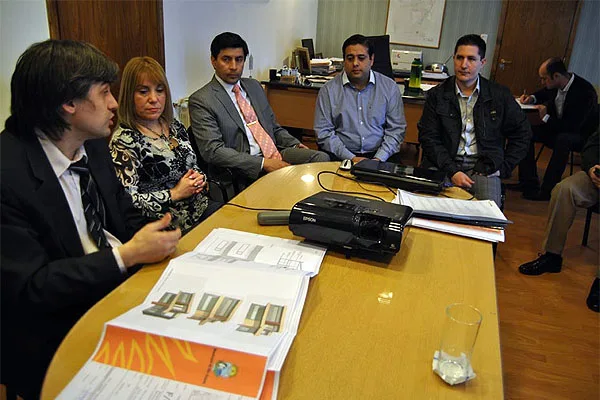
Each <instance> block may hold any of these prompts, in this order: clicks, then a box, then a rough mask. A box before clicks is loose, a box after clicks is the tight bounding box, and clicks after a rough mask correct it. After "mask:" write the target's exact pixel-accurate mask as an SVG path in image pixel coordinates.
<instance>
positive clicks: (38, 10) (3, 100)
mask: <svg viewBox="0 0 600 400" xmlns="http://www.w3.org/2000/svg"><path fill="white" fill-rule="evenodd" d="M49 38H50V31H49V28H48V16H47V13H46V2H45V1H44V0H0V49H2V52H1V54H0V128H1V129H0V131H1V130H2V129H4V121H6V118H8V116H9V115H10V78H11V76H12V73H13V71H14V70H15V64H16V63H17V59H18V58H19V56H20V55H21V54H22V53H23V52H24V51H25V49H27V47H29V46H30V45H31V44H33V43H36V42H40V41H42V40H46V39H49Z"/></svg>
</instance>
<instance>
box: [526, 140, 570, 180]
mask: <svg viewBox="0 0 600 400" xmlns="http://www.w3.org/2000/svg"><path fill="white" fill-rule="evenodd" d="M545 148H546V145H545V144H543V143H542V147H540V150H539V151H538V153H537V155H536V156H535V162H536V164H537V162H538V160H539V158H540V156H541V155H542V151H544V149H545ZM573 153H574V151H573V150H571V153H570V160H571V161H570V164H571V171H570V173H569V175H573V164H574V161H573V160H574V157H573Z"/></svg>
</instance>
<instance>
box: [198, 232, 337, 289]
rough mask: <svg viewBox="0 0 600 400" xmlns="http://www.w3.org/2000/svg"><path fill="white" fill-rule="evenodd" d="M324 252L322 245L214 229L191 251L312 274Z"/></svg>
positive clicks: (316, 271)
mask: <svg viewBox="0 0 600 400" xmlns="http://www.w3.org/2000/svg"><path fill="white" fill-rule="evenodd" d="M326 251H327V249H326V248H325V247H322V246H317V245H313V244H307V243H303V242H301V241H299V240H292V239H282V238H277V237H271V236H264V235H258V234H254V233H248V232H242V231H236V230H233V229H225V228H217V229H213V230H212V231H211V232H210V233H209V234H208V236H207V237H206V238H204V240H203V241H202V242H200V244H199V245H198V246H196V248H195V249H194V251H193V253H196V254H199V255H202V257H204V258H206V259H215V260H216V259H221V260H223V261H225V262H227V263H235V262H239V261H253V262H256V263H259V264H266V265H270V266H273V267H275V268H282V269H294V270H302V271H304V272H306V273H308V274H309V275H310V276H311V277H312V276H315V275H317V274H318V273H319V268H320V267H321V263H322V262H323V257H325V252H326Z"/></svg>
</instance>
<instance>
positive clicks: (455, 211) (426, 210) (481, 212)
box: [397, 189, 508, 224]
mask: <svg viewBox="0 0 600 400" xmlns="http://www.w3.org/2000/svg"><path fill="white" fill-rule="evenodd" d="M397 196H398V197H399V199H400V203H399V204H402V205H405V206H409V207H411V208H412V209H413V211H414V212H415V213H420V214H431V215H432V216H446V217H448V218H457V219H461V218H463V217H464V219H467V220H469V219H470V220H484V221H485V220H487V221H498V222H499V223H504V224H506V223H507V222H508V220H507V219H506V217H505V216H504V214H503V213H502V211H500V208H498V206H497V205H496V203H495V202H494V201H492V200H461V199H450V198H447V197H432V196H421V195H418V194H413V193H410V192H407V191H404V190H400V189H398V194H397ZM457 222H458V221H457Z"/></svg>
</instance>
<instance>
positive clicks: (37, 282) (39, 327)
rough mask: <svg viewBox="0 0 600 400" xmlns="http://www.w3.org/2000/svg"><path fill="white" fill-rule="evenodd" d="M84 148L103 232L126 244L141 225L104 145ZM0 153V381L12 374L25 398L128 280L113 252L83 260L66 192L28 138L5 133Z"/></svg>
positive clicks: (35, 143) (39, 149)
mask: <svg viewBox="0 0 600 400" xmlns="http://www.w3.org/2000/svg"><path fill="white" fill-rule="evenodd" d="M85 149H86V152H87V154H88V162H89V167H90V172H91V175H92V176H93V177H94V180H95V181H96V183H97V186H98V189H99V193H100V195H101V196H102V199H103V201H104V204H105V208H106V217H107V227H106V229H107V230H108V231H109V232H110V233H112V234H113V235H115V236H116V237H117V238H118V239H119V240H121V241H122V242H126V241H128V240H129V239H130V238H131V237H132V236H133V234H134V233H135V232H136V231H137V230H138V229H139V228H141V227H142V226H143V224H144V223H146V222H147V221H146V220H145V219H144V217H142V215H141V214H140V213H139V211H138V210H137V209H135V208H134V207H133V204H132V202H131V197H130V196H129V195H128V194H127V193H126V192H125V190H124V189H123V187H122V186H121V184H120V183H119V182H118V181H117V177H116V174H115V172H114V169H113V166H112V161H111V158H110V155H109V153H108V144H107V142H106V140H104V139H98V140H90V141H88V142H86V144H85ZM0 154H1V168H0V189H1V191H0V192H1V197H0V201H1V205H2V208H1V209H0V212H1V227H0V232H1V239H2V240H1V254H0V261H1V264H0V267H1V269H0V271H1V275H0V276H1V300H2V303H1V305H2V326H1V329H2V332H1V333H2V336H1V339H2V354H1V357H2V363H3V364H4V365H3V367H4V368H3V378H4V379H5V380H6V372H9V371H10V372H12V375H13V377H12V379H13V382H14V380H15V379H16V380H17V385H14V386H17V387H16V389H17V390H19V391H20V393H30V394H31V393H34V392H31V391H29V392H28V390H29V389H30V388H31V387H32V386H35V385H38V384H41V382H39V383H38V382H36V380H37V379H40V378H39V376H40V374H41V378H42V379H43V374H44V371H45V369H46V368H47V366H48V363H49V362H50V360H51V357H52V355H53V354H54V351H55V350H56V348H57V347H58V345H59V344H60V342H61V340H62V338H63V337H64V336H65V335H66V334H67V332H68V331H69V329H70V328H71V327H72V326H73V324H74V323H75V322H76V321H77V320H78V319H79V317H81V316H82V315H83V313H85V311H87V310H88V309H89V308H90V307H91V306H92V305H93V304H94V303H96V302H97V301H98V300H100V299H101V298H102V297H103V296H105V295H106V294H107V293H108V292H110V291H111V290H112V289H114V288H115V287H116V286H117V285H119V284H120V283H121V282H122V281H123V280H124V279H126V276H125V275H124V274H122V273H121V271H120V270H119V267H118V265H117V263H116V260H115V259H114V256H113V254H112V250H111V249H105V250H101V251H98V252H96V253H93V254H89V255H85V254H84V252H83V248H82V245H81V241H80V239H79V236H78V233H77V229H76V227H75V222H74V221H73V216H72V214H71V210H70V208H69V205H68V203H67V200H66V197H65V195H64V192H63V190H62V188H61V186H60V183H59V181H58V179H57V178H56V175H55V174H54V171H53V170H52V167H51V165H50V162H49V161H48V158H47V157H46V154H45V153H44V151H43V149H42V147H41V145H40V143H39V141H38V140H37V138H35V136H34V135H30V136H28V137H27V138H25V137H24V136H22V135H19V136H17V135H14V134H13V133H11V132H7V131H4V132H3V133H2V134H1V135H0ZM7 363H10V364H9V365H7ZM22 378H25V381H22ZM23 387H24V389H22V388H23ZM37 389H38V390H39V388H37ZM31 396H35V394H31Z"/></svg>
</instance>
